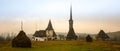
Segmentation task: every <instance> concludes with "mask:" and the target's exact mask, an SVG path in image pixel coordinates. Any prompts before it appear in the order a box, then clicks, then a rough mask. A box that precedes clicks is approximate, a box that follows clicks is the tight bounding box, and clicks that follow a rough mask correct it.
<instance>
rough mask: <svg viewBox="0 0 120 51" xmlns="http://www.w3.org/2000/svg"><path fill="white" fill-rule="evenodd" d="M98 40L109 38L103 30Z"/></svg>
mask: <svg viewBox="0 0 120 51" xmlns="http://www.w3.org/2000/svg"><path fill="white" fill-rule="evenodd" d="M96 38H103V39H106V38H109V36H108V35H107V34H106V33H105V32H104V31H103V30H100V32H99V33H98V35H97V37H96Z"/></svg>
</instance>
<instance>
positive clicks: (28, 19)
mask: <svg viewBox="0 0 120 51" xmlns="http://www.w3.org/2000/svg"><path fill="white" fill-rule="evenodd" d="M70 3H72V7H73V20H74V29H75V32H77V33H98V31H99V30H100V29H103V30H105V31H106V32H112V31H119V30H120V0H0V28H1V29H0V32H18V31H19V30H20V21H21V20H22V21H23V22H24V31H26V32H27V33H34V32H35V30H41V29H46V27H47V24H48V21H49V19H51V20H52V23H53V27H54V29H55V31H56V32H68V28H69V26H68V20H69V12H70V11H69V10H70Z"/></svg>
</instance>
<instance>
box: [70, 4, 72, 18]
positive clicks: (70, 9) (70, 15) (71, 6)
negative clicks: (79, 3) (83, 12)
mask: <svg viewBox="0 0 120 51" xmlns="http://www.w3.org/2000/svg"><path fill="white" fill-rule="evenodd" d="M70 20H72V4H70Z"/></svg>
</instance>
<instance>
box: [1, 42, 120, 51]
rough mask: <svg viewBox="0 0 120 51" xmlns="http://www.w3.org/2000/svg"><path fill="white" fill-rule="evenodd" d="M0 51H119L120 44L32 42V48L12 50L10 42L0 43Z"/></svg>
mask: <svg viewBox="0 0 120 51" xmlns="http://www.w3.org/2000/svg"><path fill="white" fill-rule="evenodd" d="M0 51H120V42H111V41H93V42H85V41H44V42H40V41H38V42H36V41H32V48H12V47H11V42H0Z"/></svg>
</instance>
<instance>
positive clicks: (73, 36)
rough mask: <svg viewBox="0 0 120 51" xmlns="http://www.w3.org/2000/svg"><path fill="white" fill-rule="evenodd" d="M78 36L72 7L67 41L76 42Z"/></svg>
mask: <svg viewBox="0 0 120 51" xmlns="http://www.w3.org/2000/svg"><path fill="white" fill-rule="evenodd" d="M76 39H77V36H76V34H75V32H74V29H73V19H72V5H71V6H70V20H69V32H68V34H67V37H66V40H76Z"/></svg>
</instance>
